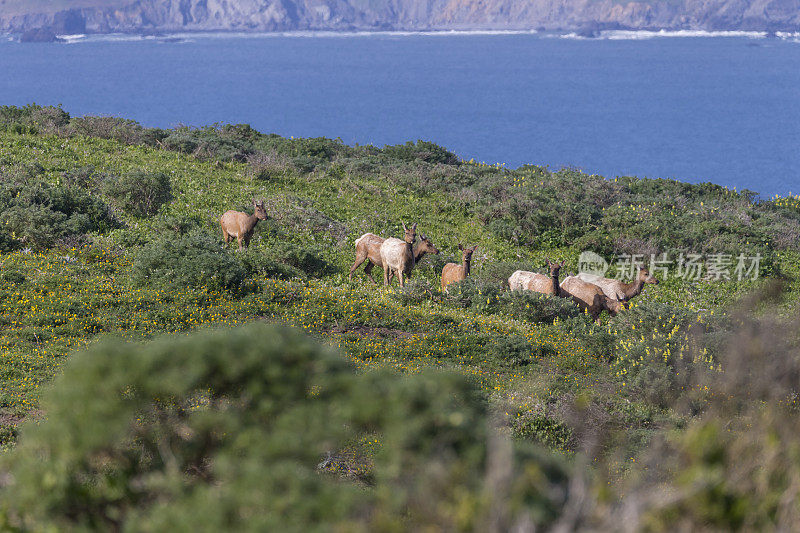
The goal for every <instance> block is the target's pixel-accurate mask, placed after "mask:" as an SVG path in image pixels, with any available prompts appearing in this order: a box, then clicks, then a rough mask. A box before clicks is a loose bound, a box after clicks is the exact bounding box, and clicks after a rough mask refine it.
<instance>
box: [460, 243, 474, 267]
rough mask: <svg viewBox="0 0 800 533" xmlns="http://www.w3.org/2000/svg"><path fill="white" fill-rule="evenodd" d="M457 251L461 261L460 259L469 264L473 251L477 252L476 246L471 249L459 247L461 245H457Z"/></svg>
mask: <svg viewBox="0 0 800 533" xmlns="http://www.w3.org/2000/svg"><path fill="white" fill-rule="evenodd" d="M458 249H459V250H461V259H462V260H463V261H464V262H465V263H469V262H470V261H472V254H474V253H475V250H477V249H478V245H477V244H476V245H475V246H471V247H470V246H467V247H464V246H461V245H460V244H459V245H458Z"/></svg>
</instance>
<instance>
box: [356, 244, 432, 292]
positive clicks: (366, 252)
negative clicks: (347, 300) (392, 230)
mask: <svg viewBox="0 0 800 533" xmlns="http://www.w3.org/2000/svg"><path fill="white" fill-rule="evenodd" d="M385 240H386V239H384V238H383V237H380V236H378V235H375V234H374V233H365V234H364V235H362V236H361V237H359V238H358V239H356V261H355V263H353V266H352V267H350V281H353V273H354V272H355V271H356V270H357V269H358V267H360V266H361V265H362V264H363V263H364V262H366V263H367V265H366V266H365V267H364V273H365V274H366V275H367V276H369V279H371V280H372V283H374V284H375V285H377V284H378V282H377V281H375V278H374V277H372V269H373V268H374V267H376V266H377V267H380V268H383V262H382V261H381V245H382V244H383V243H384V241H385ZM426 254H433V255H438V254H439V250H438V249H437V248H436V246H434V245H433V243H432V242H431V240H430V239H429V238H428V236H427V235H425V234H424V233H420V234H419V244H417V245H416V246H415V247H414V264H415V265H416V264H417V263H419V262H420V261H421V260H422V258H423V257H425V255H426ZM406 275H407V276H408V277H411V272H407V273H406ZM392 277H394V272H389V281H391V280H392Z"/></svg>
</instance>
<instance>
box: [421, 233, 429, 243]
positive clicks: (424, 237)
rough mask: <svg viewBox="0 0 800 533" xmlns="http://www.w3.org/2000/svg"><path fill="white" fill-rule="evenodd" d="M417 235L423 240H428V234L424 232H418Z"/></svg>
mask: <svg viewBox="0 0 800 533" xmlns="http://www.w3.org/2000/svg"><path fill="white" fill-rule="evenodd" d="M419 236H420V238H421V239H422V240H423V241H427V240H428V236H427V235H425V234H424V233H420V234H419Z"/></svg>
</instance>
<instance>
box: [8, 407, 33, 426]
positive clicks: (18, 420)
mask: <svg viewBox="0 0 800 533" xmlns="http://www.w3.org/2000/svg"><path fill="white" fill-rule="evenodd" d="M43 417H44V413H43V412H42V411H40V410H39V409H34V410H32V411H29V412H27V413H25V414H21V415H20V414H11V413H4V412H2V411H0V426H18V425H20V424H22V423H23V422H24V421H25V419H27V418H34V419H38V418H43Z"/></svg>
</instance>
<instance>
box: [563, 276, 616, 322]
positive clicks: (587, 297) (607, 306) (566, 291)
mask: <svg viewBox="0 0 800 533" xmlns="http://www.w3.org/2000/svg"><path fill="white" fill-rule="evenodd" d="M561 296H564V297H568V298H572V301H573V302H575V304H577V305H578V307H580V308H581V309H582V310H584V311H586V312H587V313H589V315H590V316H591V317H592V318H593V319H594V321H595V322H597V323H598V324H599V323H600V313H602V312H603V310H605V311H608V313H609V314H610V315H611V316H616V315H617V313H619V312H620V311H621V310H622V308H623V306H622V303H620V302H618V301H617V300H614V299H612V298H609V297H608V296H606V295H605V294H604V293H603V290H602V289H601V288H600V287H598V286H597V285H593V284H591V283H589V282H586V281H583V280H582V279H580V278H578V277H576V276H568V277H567V278H566V279H565V280H564V281H562V282H561Z"/></svg>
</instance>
